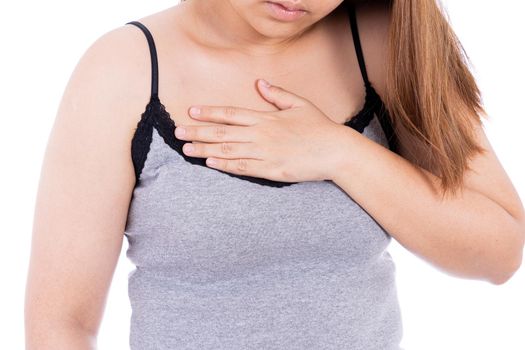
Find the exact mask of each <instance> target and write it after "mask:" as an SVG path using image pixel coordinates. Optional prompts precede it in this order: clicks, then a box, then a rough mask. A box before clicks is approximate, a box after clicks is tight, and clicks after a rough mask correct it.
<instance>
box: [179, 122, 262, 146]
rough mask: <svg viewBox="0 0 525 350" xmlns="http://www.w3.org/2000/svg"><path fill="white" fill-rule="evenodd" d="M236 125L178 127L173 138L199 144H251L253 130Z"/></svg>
mask: <svg viewBox="0 0 525 350" xmlns="http://www.w3.org/2000/svg"><path fill="white" fill-rule="evenodd" d="M251 129H252V128H249V127H247V126H236V125H224V124H217V125H184V126H182V125H179V126H177V127H175V137H177V138H178V139H180V140H187V141H201V142H252V141H253V135H252V133H253V130H251Z"/></svg>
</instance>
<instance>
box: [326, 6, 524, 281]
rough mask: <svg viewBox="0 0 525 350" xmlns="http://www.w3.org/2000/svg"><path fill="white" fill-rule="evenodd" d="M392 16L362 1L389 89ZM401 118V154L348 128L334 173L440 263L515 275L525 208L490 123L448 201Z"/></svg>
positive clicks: (374, 56)
mask: <svg viewBox="0 0 525 350" xmlns="http://www.w3.org/2000/svg"><path fill="white" fill-rule="evenodd" d="M389 16H390V14H389V10H388V6H384V5H380V3H376V2H371V3H370V4H368V3H366V4H365V3H363V5H362V6H361V12H360V18H359V20H360V22H359V24H360V34H361V35H362V42H363V50H364V54H365V58H366V63H367V68H368V72H369V76H370V80H371V81H372V84H373V85H374V87H375V88H376V90H377V92H378V93H379V94H380V95H382V96H385V94H386V86H385V76H386V71H385V66H386V65H385V61H386V59H387V49H388V48H387V41H386V38H387V36H388V23H389ZM401 126H402V125H399V131H398V133H399V134H398V139H399V141H400V155H401V156H399V155H397V154H395V153H393V152H391V151H390V150H388V149H386V148H384V147H382V146H381V145H379V144H377V143H375V142H373V141H372V140H369V139H368V138H366V137H365V136H363V135H361V134H359V133H357V132H355V131H354V130H353V129H350V128H346V129H344V131H343V133H342V135H346V136H342V137H341V139H340V141H341V147H340V148H339V149H340V151H341V152H344V155H345V159H346V161H345V164H342V166H341V167H340V169H339V171H337V173H336V174H335V175H334V176H335V179H334V181H335V183H337V184H338V185H339V186H340V187H341V188H342V189H343V190H344V191H345V192H347V193H348V194H349V195H350V196H351V197H352V198H353V199H354V200H355V201H356V202H358V203H359V204H360V205H361V206H363V208H365V209H366V210H367V211H368V212H369V213H370V214H371V215H372V216H373V217H374V219H376V220H377V221H378V222H379V223H380V224H381V225H382V226H383V228H385V230H387V231H388V232H389V233H390V234H391V235H392V236H393V237H394V238H395V239H396V240H397V241H399V242H400V244H402V245H403V246H404V247H405V248H407V249H409V250H410V251H412V252H413V253H415V254H416V255H418V256H420V257H422V258H425V259H426V260H428V261H429V262H431V263H433V264H434V265H436V266H437V267H440V268H442V269H443V270H445V271H448V272H450V273H453V274H456V275H459V276H463V277H467V278H479V279H484V280H488V281H490V282H492V283H495V284H499V283H503V282H505V281H506V280H508V278H510V276H511V275H512V274H513V273H514V272H515V271H516V270H517V269H518V267H519V266H520V264H521V260H522V254H523V244H524V239H525V214H524V211H523V204H522V203H521V201H520V199H519V196H518V194H517V193H516V190H515V189H514V187H513V185H512V183H511V181H510V180H509V178H508V176H507V174H506V173H505V171H504V169H503V167H502V166H501V164H500V162H499V161H498V159H497V157H496V155H495V153H494V150H493V149H492V147H491V145H490V143H489V141H488V139H487V137H486V135H485V133H484V131H483V129H482V127H481V126H477V129H476V136H477V140H478V142H479V143H480V145H481V146H482V147H483V148H485V149H487V152H486V154H485V155H483V156H478V157H476V158H474V159H472V160H471V165H470V166H471V168H472V170H471V171H468V172H466V174H465V186H464V189H463V196H462V197H459V198H455V199H448V200H444V201H441V199H440V196H439V194H438V192H437V189H438V178H437V177H436V176H435V175H434V174H433V173H432V172H430V171H432V169H431V167H430V166H428V165H424V166H425V167H426V169H423V168H421V167H416V166H414V165H413V164H412V162H413V161H414V160H415V158H417V159H420V160H421V159H425V158H426V157H425V154H422V153H421V150H422V149H423V148H422V147H419V146H418V144H417V143H416V142H415V141H414V140H413V138H411V137H409V134H408V133H407V132H406V130H404V129H403V128H402V127H401ZM348 133H351V135H349V134H348ZM429 170H430V171H429Z"/></svg>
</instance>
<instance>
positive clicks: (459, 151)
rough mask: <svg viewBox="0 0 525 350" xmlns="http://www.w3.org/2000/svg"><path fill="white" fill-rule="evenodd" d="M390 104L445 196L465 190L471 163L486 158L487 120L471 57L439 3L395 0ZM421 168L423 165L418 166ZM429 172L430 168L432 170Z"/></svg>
mask: <svg viewBox="0 0 525 350" xmlns="http://www.w3.org/2000/svg"><path fill="white" fill-rule="evenodd" d="M390 4H391V11H392V12H391V23H390V29H389V30H390V33H389V53H388V54H389V59H388V63H387V76H386V96H385V105H386V107H387V109H388V110H389V111H390V116H391V118H392V123H393V124H394V129H395V126H396V123H402V124H403V126H404V127H405V129H406V130H407V131H408V132H409V133H410V134H411V135H412V136H413V137H415V139H416V141H418V142H421V144H422V145H423V147H424V148H425V151H426V153H425V154H427V155H428V159H424V160H423V159H416V161H415V162H416V163H420V164H422V163H423V161H425V162H427V163H428V164H430V167H431V168H432V169H433V171H432V172H433V173H435V175H436V176H438V177H439V178H440V185H441V189H442V194H443V196H444V195H445V194H446V193H447V192H452V194H455V193H456V192H457V190H458V189H460V188H461V185H462V183H463V177H464V173H465V171H467V170H469V169H470V167H469V164H468V160H469V158H471V157H472V156H474V155H475V154H476V153H484V152H485V151H486V150H485V149H484V148H482V147H481V146H480V145H479V144H478V143H477V142H476V139H475V134H474V127H475V126H478V125H480V124H481V118H480V116H484V117H485V118H487V115H486V113H485V110H484V108H483V107H482V102H481V94H480V91H479V88H478V86H477V84H476V81H475V79H474V77H473V75H472V74H471V72H470V70H469V61H468V56H467V55H466V53H465V51H464V49H463V46H462V45H461V43H460V42H459V40H458V38H457V36H456V35H455V33H454V32H453V30H452V28H451V26H450V24H449V22H448V21H447V18H446V17H445V15H446V13H445V12H444V11H443V9H442V7H441V6H440V4H439V3H438V0H392V1H391V2H390ZM418 165H419V164H418ZM427 170H428V169H427Z"/></svg>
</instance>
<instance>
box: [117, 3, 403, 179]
mask: <svg viewBox="0 0 525 350" xmlns="http://www.w3.org/2000/svg"><path fill="white" fill-rule="evenodd" d="M345 3H346V1H345ZM346 6H347V10H348V18H349V22H350V28H351V31H352V38H353V42H354V47H355V52H356V56H357V61H358V63H359V69H360V71H361V75H362V78H363V81H364V85H365V103H364V105H363V108H362V109H361V110H360V111H359V112H358V113H357V114H356V115H355V116H353V117H352V118H351V119H349V120H348V121H347V122H345V123H344V125H346V126H348V127H351V128H353V129H354V130H356V131H358V132H359V133H363V131H364V129H365V128H366V127H367V126H368V125H369V123H370V121H371V120H372V119H373V118H374V115H376V116H377V118H378V120H379V122H380V125H381V128H382V129H383V132H384V134H385V136H386V139H387V142H388V147H389V149H390V150H391V151H393V152H395V153H397V149H398V141H397V137H396V135H395V133H394V131H393V127H392V123H391V118H390V115H389V113H388V110H387V109H386V108H385V105H384V103H383V101H382V100H381V97H380V96H379V94H378V93H377V92H376V90H375V89H374V87H373V86H372V83H371V82H370V80H369V79H368V74H367V70H366V65H365V60H364V55H363V50H362V47H361V42H360V39H359V31H358V27H357V18H356V11H355V6H354V5H353V4H351V3H348V4H347V5H346ZM126 24H131V25H135V26H137V27H138V28H140V29H141V30H142V31H143V33H144V35H145V37H146V39H147V41H148V46H149V51H150V56H151V71H152V80H151V95H150V100H149V102H148V104H147V105H146V109H145V111H144V112H143V113H142V116H141V118H140V120H139V122H138V123H137V126H136V128H135V130H134V134H133V137H132V141H131V158H132V162H133V168H134V171H135V180H136V185H138V184H139V183H140V174H141V172H142V169H143V167H144V164H145V162H146V158H147V156H148V152H149V150H150V145H151V142H152V138H153V128H155V129H156V130H157V132H158V134H159V135H160V136H161V137H162V138H163V140H164V142H165V143H166V144H167V145H169V146H170V148H172V149H173V150H174V151H176V152H178V153H179V154H180V155H181V156H182V157H183V158H184V160H185V161H187V162H190V163H192V164H196V165H200V166H205V167H208V166H207V165H206V158H201V157H191V156H187V155H186V154H185V153H184V152H183V151H182V146H183V145H184V144H185V143H186V142H191V141H184V140H180V139H178V138H176V137H175V129H176V127H177V126H176V125H175V122H174V120H173V119H172V118H171V116H170V113H169V112H168V111H167V110H166V107H165V106H164V105H163V104H162V102H161V101H160V99H159V95H158V86H159V68H158V59H157V50H156V47H155V42H154V40H153V36H152V34H151V32H150V31H149V29H148V28H147V27H146V26H145V25H144V24H142V23H141V22H139V21H131V22H128V23H126ZM215 170H217V171H219V172H222V173H224V174H227V175H229V176H232V177H236V178H240V179H243V180H247V181H251V182H254V183H258V184H260V185H265V186H272V187H283V186H290V185H293V184H296V183H297V182H282V181H275V180H269V179H264V178H258V177H252V176H246V175H239V174H232V173H228V172H225V171H222V170H220V169H215Z"/></svg>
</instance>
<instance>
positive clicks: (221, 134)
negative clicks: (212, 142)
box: [215, 125, 226, 139]
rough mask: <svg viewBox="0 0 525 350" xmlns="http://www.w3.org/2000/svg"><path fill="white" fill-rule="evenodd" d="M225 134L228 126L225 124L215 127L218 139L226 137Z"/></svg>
mask: <svg viewBox="0 0 525 350" xmlns="http://www.w3.org/2000/svg"><path fill="white" fill-rule="evenodd" d="M224 135H226V126H224V125H218V126H216V127H215V136H216V137H217V138H218V139H221V138H223V137H224Z"/></svg>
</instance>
